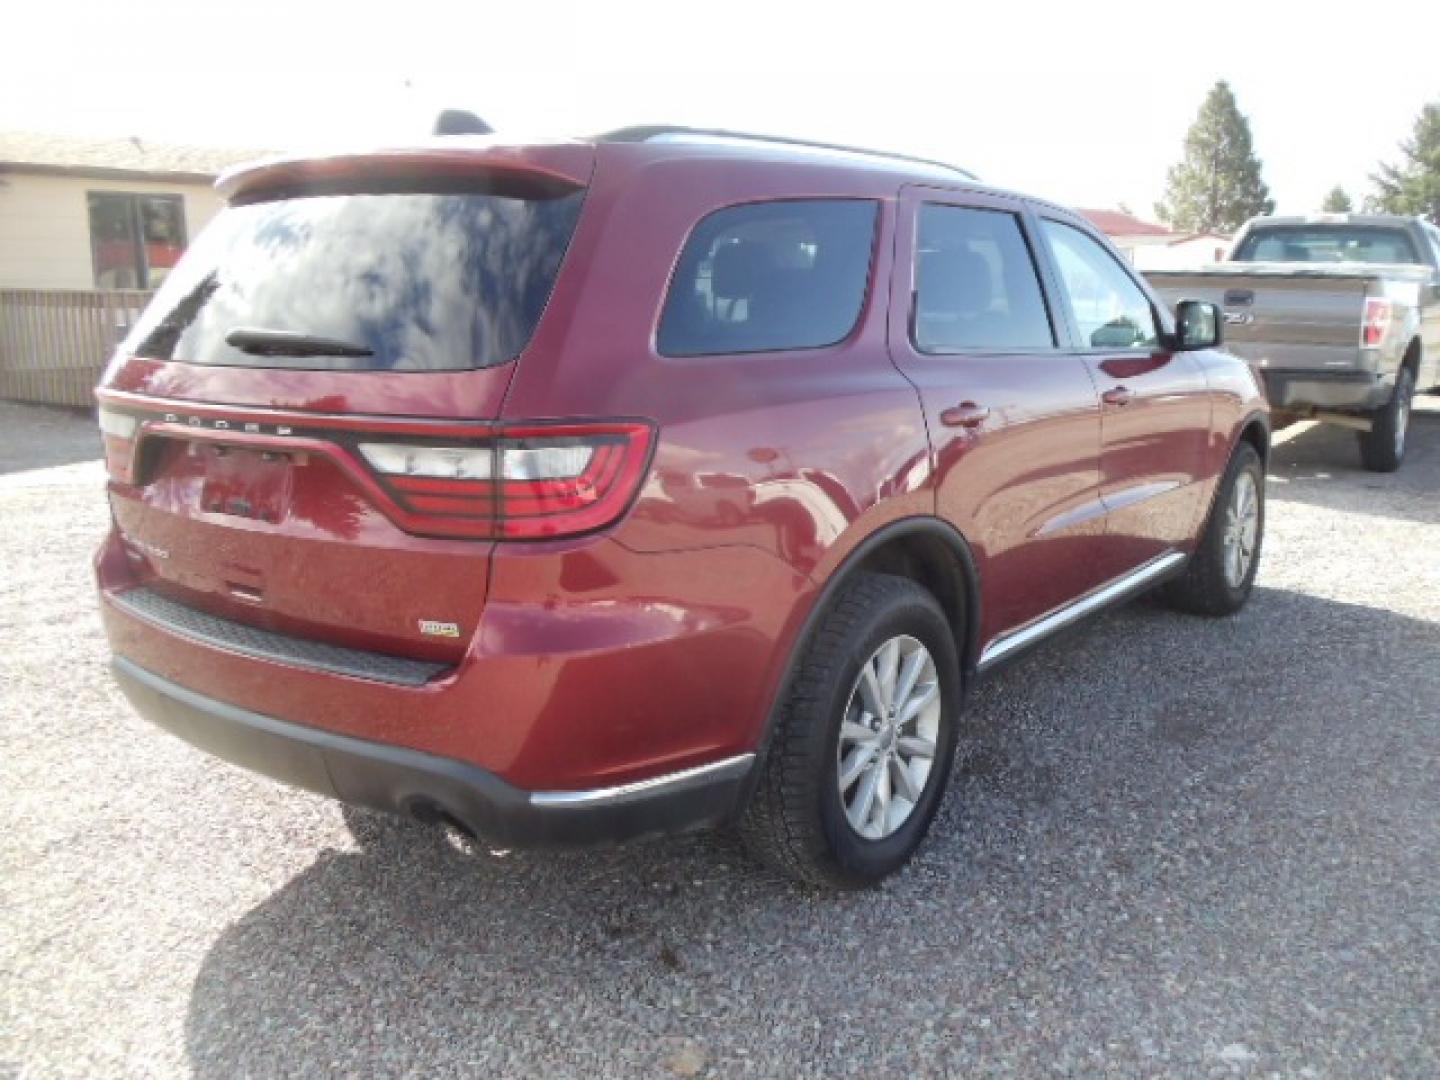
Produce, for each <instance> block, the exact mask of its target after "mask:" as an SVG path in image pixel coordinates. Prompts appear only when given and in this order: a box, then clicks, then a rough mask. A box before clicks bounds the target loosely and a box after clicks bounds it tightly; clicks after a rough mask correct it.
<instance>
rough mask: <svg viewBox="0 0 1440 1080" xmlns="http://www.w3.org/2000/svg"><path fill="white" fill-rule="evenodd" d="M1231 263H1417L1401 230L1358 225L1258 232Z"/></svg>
mask: <svg viewBox="0 0 1440 1080" xmlns="http://www.w3.org/2000/svg"><path fill="white" fill-rule="evenodd" d="M1230 260H1231V262H1306V263H1357V262H1359V263H1418V262H1423V261H1424V260H1422V259H1421V258H1420V256H1419V254H1418V253H1417V252H1416V251H1415V245H1414V244H1412V243H1411V242H1410V234H1409V233H1407V232H1406V231H1405V230H1404V229H1385V228H1369V227H1365V226H1359V225H1300V226H1284V227H1281V228H1270V229H1257V230H1255V231H1254V232H1251V233H1250V235H1249V236H1247V237H1245V240H1244V242H1243V243H1242V244H1241V245H1240V247H1239V248H1238V249H1237V250H1236V252H1235V254H1234V255H1232V256H1230Z"/></svg>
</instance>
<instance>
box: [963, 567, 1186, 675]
mask: <svg viewBox="0 0 1440 1080" xmlns="http://www.w3.org/2000/svg"><path fill="white" fill-rule="evenodd" d="M1184 561H1185V554H1184V552H1180V551H1172V552H1169V553H1168V554H1165V555H1160V556H1157V557H1156V558H1154V559H1151V560H1150V561H1149V562H1147V563H1145V565H1143V566H1139V567H1136V568H1135V569H1134V570H1132V571H1130V573H1128V574H1126V575H1125V576H1124V577H1121V578H1116V579H1115V580H1114V581H1112V582H1111V583H1110V584H1109V585H1103V586H1101V587H1100V588H1098V589H1096V590H1095V591H1094V592H1092V593H1087V594H1086V595H1085V596H1082V597H1081V598H1080V599H1079V600H1076V601H1075V602H1074V603H1072V604H1069V605H1067V606H1066V607H1063V608H1060V609H1059V610H1058V611H1053V612H1051V613H1050V614H1049V615H1046V616H1045V617H1044V618H1043V619H1039V620H1037V621H1035V622H1033V623H1031V624H1030V625H1029V626H1026V627H1024V628H1022V629H1020V630H1015V631H1013V632H1011V633H1009V634H1005V635H1003V636H1002V637H999V638H996V639H995V640H994V641H992V642H991V643H990V644H989V645H988V646H987V647H986V648H985V651H984V652H982V653H981V654H980V662H979V663H978V664H977V665H976V670H977V671H979V672H984V671H985V670H986V669H987V668H990V667H993V666H994V665H995V664H998V663H999V662H1000V661H1001V660H1004V659H1005V658H1006V657H1008V656H1011V655H1012V654H1014V653H1016V652H1019V651H1020V650H1022V649H1026V648H1029V647H1030V646H1031V645H1034V644H1035V643H1036V642H1038V641H1042V640H1043V639H1045V638H1047V637H1049V636H1050V635H1051V634H1053V633H1056V632H1057V631H1059V630H1063V629H1065V627H1067V626H1071V625H1073V624H1074V623H1077V622H1079V621H1080V620H1081V619H1083V618H1085V616H1087V615H1090V614H1092V613H1094V612H1096V611H1099V610H1100V609H1101V608H1104V607H1109V606H1110V605H1111V604H1116V603H1119V602H1120V601H1121V600H1124V599H1126V598H1127V597H1130V596H1134V595H1135V594H1136V593H1138V592H1141V591H1142V590H1144V589H1145V588H1146V586H1149V585H1152V584H1154V583H1155V582H1156V581H1157V580H1158V579H1159V578H1161V577H1164V576H1165V575H1166V574H1167V573H1169V572H1170V571H1171V570H1173V569H1175V567H1177V566H1179V565H1180V564H1181V563H1183V562H1184Z"/></svg>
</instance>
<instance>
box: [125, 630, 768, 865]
mask: <svg viewBox="0 0 1440 1080" xmlns="http://www.w3.org/2000/svg"><path fill="white" fill-rule="evenodd" d="M112 666H113V669H114V673H115V678H116V680H117V682H118V683H119V685H120V688H121V690H123V691H124V693H125V696H126V697H127V698H129V699H130V702H131V704H133V705H134V706H135V708H136V710H137V711H138V712H139V713H140V715H142V716H143V717H145V718H146V719H147V720H149V721H151V722H152V723H154V724H156V725H157V726H159V727H162V728H164V729H165V730H167V731H169V732H171V733H172V734H174V735H177V736H179V737H180V738H182V739H184V740H185V741H186V742H189V743H191V744H192V745H194V746H196V747H199V748H200V749H202V750H205V751H207V752H209V753H211V754H213V755H215V756H216V757H220V758H223V759H225V760H226V761H229V762H232V763H233V764H236V765H240V766H242V767H244V768H247V769H250V770H252V771H254V772H258V773H261V774H263V775H265V776H269V777H271V778H272V779H275V780H280V781H283V782H285V783H288V784H291V785H294V786H295V787H300V788H304V789H306V790H308V791H313V792H316V793H318V794H321V795H327V796H330V797H331V798H336V799H339V800H341V801H342V802H347V803H353V804H355V805H359V806H368V807H371V808H373V809H377V810H385V811H390V812H392V813H397V814H402V815H405V816H408V817H419V818H434V817H437V816H439V817H444V818H448V819H450V820H453V821H454V822H456V823H458V824H459V825H461V826H463V827H464V828H466V829H468V830H470V831H471V832H473V833H474V834H475V835H477V836H479V837H482V838H483V839H485V840H487V841H489V842H492V843H495V844H498V845H500V846H504V847H537V846H547V845H583V844H596V843H606V842H613V841H620V840H630V839H636V838H640V837H644V836H652V835H661V834H667V833H677V832H687V831H690V830H692V829H698V828H703V827H706V826H709V825H714V824H718V823H720V822H722V821H724V820H726V819H727V818H729V817H731V816H732V815H733V814H734V813H735V812H736V811H737V810H738V809H739V805H740V799H741V797H742V794H743V791H744V785H745V781H746V778H747V776H748V774H749V772H750V769H751V767H752V765H753V763H754V755H753V754H741V755H739V756H737V757H731V758H726V759H724V760H722V761H717V762H713V763H710V764H706V765H701V766H697V767H695V768H691V769H686V770H683V771H681V772H676V773H669V774H666V775H665V776H660V777H655V778H653V779H650V780H642V781H637V782H635V783H632V784H623V785H619V786H617V787H610V788H598V789H592V790H587V791H574V792H570V791H541V792H531V791H526V790H524V789H522V788H518V787H515V786H514V785H512V784H510V783H507V782H506V781H504V780H502V779H500V778H499V777H498V776H496V775H495V774H494V773H491V772H489V771H487V770H485V769H482V768H480V767H479V766H477V765H472V764H470V763H469V762H465V761H458V760H456V759H454V758H446V757H440V756H438V755H435V754H427V753H425V752H423V751H419V750H412V749H409V748H407V747H401V746H393V745H390V744H388V743H377V742H371V741H369V740H367V739H357V738H355V737H353V736H349V735H339V734H336V733H334V732H330V731H324V730H322V729H319V728H313V727H309V726H307V725H304V724H296V723H291V722H290V721H288V720H279V719H276V718H275V717H271V716H265V715H262V714H260V713H255V712H251V711H249V710H248V709H243V708H240V707H239V706H236V705H230V704H228V703H226V702H222V701H216V700H215V699H213V698H210V697H207V696H205V695H204V694H200V693H197V692H195V691H193V690H190V689H188V688H186V687H183V686H180V685H178V684H176V683H173V682H171V681H170V680H168V679H165V678H163V677H161V676H159V675H156V674H155V673H154V672H152V671H149V670H147V669H145V668H143V667H141V666H140V665H138V664H136V663H134V662H133V661H131V660H127V659H126V658H124V657H122V656H116V657H114V658H113V661H112Z"/></svg>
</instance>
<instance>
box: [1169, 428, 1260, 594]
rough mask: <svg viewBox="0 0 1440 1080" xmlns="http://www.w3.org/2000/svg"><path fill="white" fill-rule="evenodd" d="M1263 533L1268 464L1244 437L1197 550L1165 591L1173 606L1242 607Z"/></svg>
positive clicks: (1222, 481) (1257, 565) (1255, 568)
mask: <svg viewBox="0 0 1440 1080" xmlns="http://www.w3.org/2000/svg"><path fill="white" fill-rule="evenodd" d="M1264 535H1265V468H1264V465H1263V463H1262V462H1261V461H1260V455H1259V454H1258V453H1257V452H1256V450H1255V447H1253V446H1251V445H1250V444H1249V443H1248V442H1242V443H1241V444H1240V445H1239V446H1238V447H1236V448H1235V453H1234V454H1233V455H1232V456H1231V458H1230V464H1229V465H1228V466H1226V468H1225V475H1224V476H1222V477H1221V478H1220V486H1219V489H1218V490H1217V491H1216V492H1215V505H1214V506H1213V507H1212V508H1211V510H1210V520H1209V521H1208V522H1206V524H1205V532H1204V533H1203V534H1202V535H1201V537H1200V542H1199V544H1198V545H1197V546H1196V548H1195V554H1194V555H1192V556H1191V557H1190V561H1189V563H1187V564H1186V567H1185V572H1184V573H1183V574H1182V575H1181V576H1180V577H1178V578H1176V579H1175V580H1174V581H1171V582H1170V583H1169V584H1167V585H1166V586H1165V587H1164V590H1163V591H1162V594H1161V595H1162V596H1163V597H1164V599H1165V600H1166V601H1167V602H1168V603H1169V604H1170V605H1171V606H1172V607H1177V608H1179V609H1180V610H1181V611H1188V612H1191V613H1193V614H1196V615H1230V614H1232V613H1234V612H1236V611H1239V610H1240V609H1241V608H1242V607H1244V606H1245V601H1246V600H1248V599H1250V593H1251V591H1252V590H1253V589H1254V588H1255V574H1256V571H1258V570H1259V568H1260V544H1261V541H1262V540H1263V539H1264Z"/></svg>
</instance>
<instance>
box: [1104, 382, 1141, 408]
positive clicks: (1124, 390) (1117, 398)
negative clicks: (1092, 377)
mask: <svg viewBox="0 0 1440 1080" xmlns="http://www.w3.org/2000/svg"><path fill="white" fill-rule="evenodd" d="M1100 400H1101V401H1103V402H1105V404H1106V405H1122V406H1123V405H1129V404H1130V402H1132V401H1134V400H1135V393H1134V391H1132V390H1131V389H1130V388H1129V387H1128V386H1115V387H1111V388H1110V389H1109V390H1106V391H1105V392H1104V393H1103V394H1101V395H1100Z"/></svg>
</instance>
